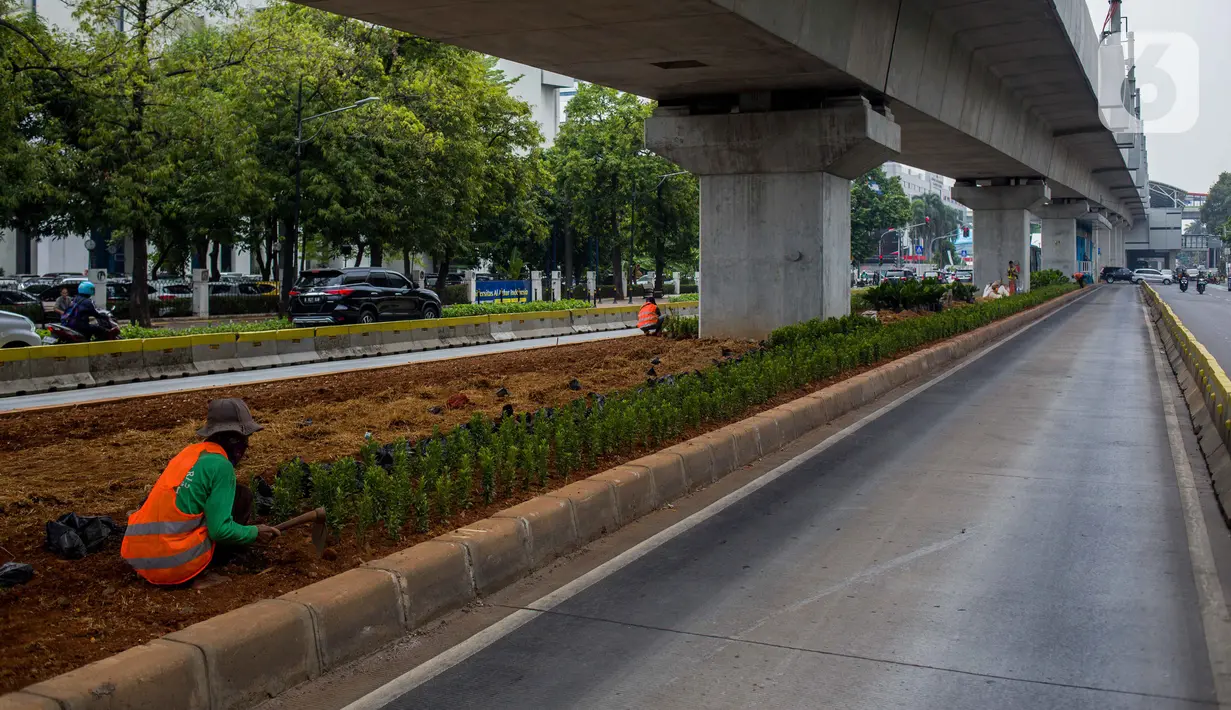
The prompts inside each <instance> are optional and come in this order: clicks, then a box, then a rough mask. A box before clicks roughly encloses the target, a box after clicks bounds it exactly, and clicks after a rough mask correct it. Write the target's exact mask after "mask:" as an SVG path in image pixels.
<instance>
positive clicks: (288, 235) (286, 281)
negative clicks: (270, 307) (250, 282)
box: [278, 222, 297, 316]
mask: <svg viewBox="0 0 1231 710" xmlns="http://www.w3.org/2000/svg"><path fill="white" fill-rule="evenodd" d="M296 234H297V230H294V229H292V228H291V225H289V224H287V223H285V222H284V223H283V224H282V246H281V247H280V248H279V249H278V264H279V265H280V266H281V267H282V278H281V279H280V281H281V285H280V286H279V288H278V293H279V296H280V298H279V300H278V312H279V313H281V314H282V315H284V316H285V315H287V314H288V313H290V311H291V286H293V285H294V284H295V239H296Z"/></svg>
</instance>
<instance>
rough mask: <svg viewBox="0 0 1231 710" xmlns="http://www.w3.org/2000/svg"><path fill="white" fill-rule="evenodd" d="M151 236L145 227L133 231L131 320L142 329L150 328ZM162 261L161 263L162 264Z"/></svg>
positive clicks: (129, 304) (129, 307)
mask: <svg viewBox="0 0 1231 710" xmlns="http://www.w3.org/2000/svg"><path fill="white" fill-rule="evenodd" d="M149 239H150V235H149V234H148V233H147V232H146V231H145V228H144V227H137V228H136V229H133V253H132V257H133V285H132V292H131V293H130V294H129V301H128V317H129V320H131V321H132V322H134V323H136V324H137V325H140V326H142V327H145V328H148V327H150V294H149V283H150V280H149V278H150V277H149V272H148V271H146V269H147V268H148V266H149V260H150V242H149ZM161 261H162V260H161V259H160V260H159V263H160V264H161Z"/></svg>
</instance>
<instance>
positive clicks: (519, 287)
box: [475, 281, 530, 303]
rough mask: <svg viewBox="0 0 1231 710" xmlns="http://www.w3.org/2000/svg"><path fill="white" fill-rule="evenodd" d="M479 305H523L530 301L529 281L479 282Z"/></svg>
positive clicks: (477, 286)
mask: <svg viewBox="0 0 1231 710" xmlns="http://www.w3.org/2000/svg"><path fill="white" fill-rule="evenodd" d="M475 292H476V293H477V294H478V297H479V303H525V302H527V301H529V300H530V282H529V281H479V282H478V283H476V284H475Z"/></svg>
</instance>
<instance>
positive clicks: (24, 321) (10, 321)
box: [0, 311, 42, 348]
mask: <svg viewBox="0 0 1231 710" xmlns="http://www.w3.org/2000/svg"><path fill="white" fill-rule="evenodd" d="M40 342H42V341H41V339H40V338H39V337H38V333H36V332H34V321H32V320H30V319H29V318H27V317H25V316H23V315H19V314H17V313H9V312H8V311H0V348H24V347H26V346H28V345H38V344H39V343H40Z"/></svg>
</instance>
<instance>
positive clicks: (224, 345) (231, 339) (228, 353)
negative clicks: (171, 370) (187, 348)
mask: <svg viewBox="0 0 1231 710" xmlns="http://www.w3.org/2000/svg"><path fill="white" fill-rule="evenodd" d="M235 338H236V334H235V333H211V334H209V335H194V336H192V364H193V367H194V368H196V371H197V374H198V375H212V374H214V373H216V372H235V371H236V370H242V369H244V366H243V364H242V363H240V361H239V358H238V357H237V356H236V350H235Z"/></svg>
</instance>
